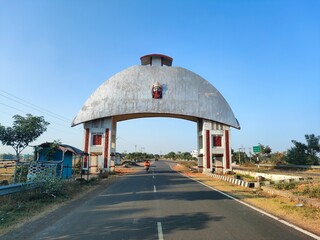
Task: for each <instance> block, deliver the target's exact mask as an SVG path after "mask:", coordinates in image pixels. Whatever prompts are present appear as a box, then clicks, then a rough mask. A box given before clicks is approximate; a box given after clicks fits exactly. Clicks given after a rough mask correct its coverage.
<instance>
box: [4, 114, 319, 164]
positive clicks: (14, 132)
mask: <svg viewBox="0 0 320 240" xmlns="http://www.w3.org/2000/svg"><path fill="white" fill-rule="evenodd" d="M13 119H14V122H13V126H12V127H5V126H3V125H1V123H0V141H1V142H2V144H3V145H6V146H11V147H12V148H13V149H14V151H15V152H16V159H17V160H18V161H19V159H20V156H21V152H22V151H23V150H24V149H25V148H26V147H27V146H28V145H29V143H31V142H33V141H35V140H36V139H37V138H38V137H39V136H40V135H41V134H43V133H44V132H45V131H46V130H47V126H48V125H49V123H48V122H47V121H45V119H44V118H43V117H42V116H41V117H37V116H33V115H31V114H27V115H26V117H23V116H20V115H14V116H13ZM305 140H306V143H301V142H298V141H296V140H292V141H291V142H292V143H293V145H294V146H293V147H291V148H290V149H289V150H288V151H287V152H282V153H281V152H276V153H272V149H271V148H270V147H269V146H268V145H266V146H265V145H263V144H259V145H260V147H261V153H259V154H253V155H250V156H248V155H247V153H245V152H244V151H240V150H239V151H238V152H235V151H234V150H232V160H233V161H234V162H238V163H244V162H263V161H265V162H272V163H276V164H277V163H289V164H296V165H319V164H320V144H319V141H320V136H316V135H315V134H306V135H305ZM123 156H125V158H126V159H129V160H139V159H140V160H142V159H153V158H154V159H155V158H160V156H159V155H158V154H155V155H154V154H150V153H142V152H140V153H139V152H134V153H127V154H123ZM3 157H4V155H3ZM6 157H8V156H6ZM163 157H164V158H167V159H172V160H176V159H181V160H196V158H194V157H192V155H191V154H190V153H189V152H177V153H175V152H169V153H168V154H166V155H164V156H163Z"/></svg>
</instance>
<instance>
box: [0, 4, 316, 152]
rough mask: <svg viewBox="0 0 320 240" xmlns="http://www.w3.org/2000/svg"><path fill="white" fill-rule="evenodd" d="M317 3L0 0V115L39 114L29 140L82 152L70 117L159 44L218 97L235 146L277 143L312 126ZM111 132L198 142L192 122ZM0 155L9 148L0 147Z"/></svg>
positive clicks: (123, 143)
mask: <svg viewBox="0 0 320 240" xmlns="http://www.w3.org/2000/svg"><path fill="white" fill-rule="evenodd" d="M319 12H320V1H318V0H308V1H305V0H268V1H267V0H208V1H205V0H162V1H150V0H134V1H133V0H105V1H103V0H90V1H89V0H87V1H83V0H77V1H75V0H69V1H65V0H54V1H53V0H52V1H49V0H28V1H25V0H1V1H0V124H1V125H4V126H12V122H13V119H12V116H13V115H15V114H19V115H23V116H25V115H26V114H27V113H30V114H33V115H35V116H44V118H45V119H46V120H47V121H48V122H50V123H51V124H50V125H49V127H48V130H47V132H45V133H44V134H43V135H42V136H41V137H39V138H38V139H37V140H36V141H35V142H33V143H31V144H30V145H36V144H40V143H43V142H46V141H54V140H60V141H61V142H63V143H65V144H70V145H73V146H75V147H78V148H80V149H83V126H82V125H78V126H76V127H73V128H71V127H70V126H71V122H72V120H73V118H74V117H75V116H76V115H77V113H78V112H79V110H80V109H81V107H82V105H83V104H84V102H85V101H86V100H87V99H88V98H89V96H90V95H91V94H92V93H93V92H94V91H95V90H96V89H97V88H98V87H99V86H100V85H101V84H102V83H103V82H105V81H107V80H108V79H109V78H110V77H111V76H113V75H115V74H116V73H118V72H120V71H122V70H124V69H126V68H128V67H130V66H133V65H140V57H141V56H143V55H146V54H151V53H160V54H165V55H168V56H170V57H172V58H173V66H178V67H183V68H186V69H188V70H191V71H193V72H195V73H196V74H198V75H200V76H201V77H203V78H204V79H206V80H207V81H209V82H210V83H211V84H212V85H213V86H214V87H215V88H217V89H218V91H219V92H220V93H221V94H222V95H223V96H224V98H225V99H226V100H227V102H228V103H229V105H230V107H231V108H232V110H233V112H234V115H235V116H236V118H237V119H238V121H239V123H240V126H241V130H237V129H232V131H231V147H232V148H233V149H235V150H238V149H239V148H242V149H244V150H245V151H247V152H248V151H249V149H252V146H254V145H257V144H259V143H260V144H263V145H268V146H270V147H271V149H272V151H273V152H277V151H280V152H282V151H286V150H288V149H289V148H291V147H292V146H293V144H292V143H291V140H297V141H300V142H305V137H304V135H305V134H315V135H320V14H319ZM117 130H118V132H117V137H118V138H117V151H118V152H124V151H127V152H133V151H143V152H148V153H160V154H165V153H168V152H170V151H174V152H177V151H182V152H189V151H192V150H194V149H197V133H196V123H194V122H190V121H186V120H180V119H174V118H145V119H135V120H129V121H124V122H120V123H118V129H117ZM251 151H252V150H251ZM31 152H32V148H31V147H28V148H27V149H26V150H25V151H24V152H23V153H31ZM0 153H14V151H13V149H12V148H11V147H6V146H2V145H1V144H0Z"/></svg>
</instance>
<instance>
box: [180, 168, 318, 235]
mask: <svg viewBox="0 0 320 240" xmlns="http://www.w3.org/2000/svg"><path fill="white" fill-rule="evenodd" d="M179 174H181V175H182V176H185V177H187V178H189V179H191V180H193V181H196V182H198V183H200V184H202V185H203V186H206V187H208V188H210V189H212V190H214V191H217V192H219V193H221V194H222V195H224V196H226V197H228V198H231V199H233V200H235V201H237V202H239V203H241V204H243V205H245V206H247V207H249V208H251V209H253V210H256V211H257V212H260V213H262V214H264V215H266V216H268V217H270V218H273V219H274V220H276V221H278V222H281V223H283V224H284V225H287V226H289V227H292V228H294V229H296V230H297V231H299V232H302V233H304V234H306V235H308V236H310V237H312V238H314V239H317V240H320V237H319V236H317V235H315V234H313V233H312V232H309V231H307V230H304V229H302V228H300V227H298V226H296V225H294V224H292V223H289V222H287V221H285V220H283V219H281V218H278V217H276V216H274V215H272V214H270V213H267V212H265V211H263V210H260V209H258V208H256V207H254V206H251V205H250V204H248V203H245V202H243V201H241V200H239V199H237V198H234V197H232V196H231V195H229V194H226V193H224V192H221V191H219V190H218V189H215V188H214V187H211V186H209V185H207V184H205V183H203V182H200V181H198V180H196V179H193V178H191V177H189V176H186V175H184V174H182V173H179Z"/></svg>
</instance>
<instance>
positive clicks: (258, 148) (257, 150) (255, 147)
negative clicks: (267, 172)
mask: <svg viewBox="0 0 320 240" xmlns="http://www.w3.org/2000/svg"><path fill="white" fill-rule="evenodd" d="M253 152H254V153H261V146H253Z"/></svg>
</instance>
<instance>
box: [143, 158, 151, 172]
mask: <svg viewBox="0 0 320 240" xmlns="http://www.w3.org/2000/svg"><path fill="white" fill-rule="evenodd" d="M149 168H150V162H149V160H146V161H144V169H145V170H146V171H147V172H148V171H149Z"/></svg>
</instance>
